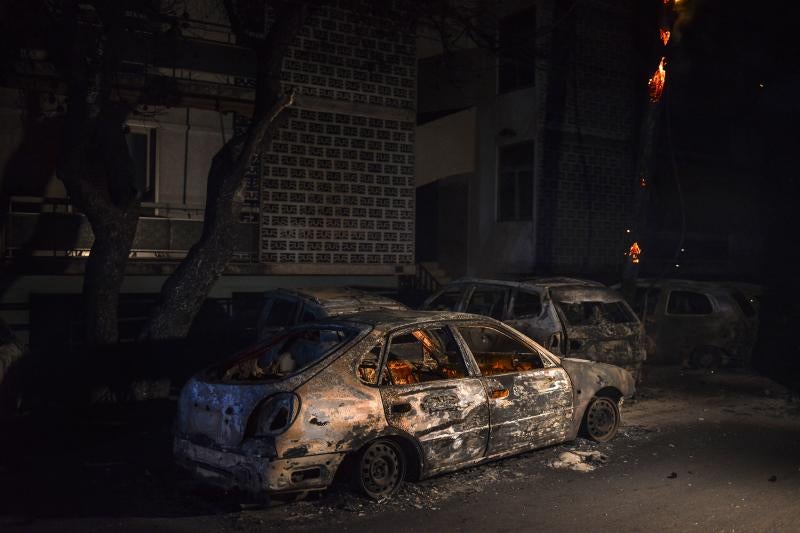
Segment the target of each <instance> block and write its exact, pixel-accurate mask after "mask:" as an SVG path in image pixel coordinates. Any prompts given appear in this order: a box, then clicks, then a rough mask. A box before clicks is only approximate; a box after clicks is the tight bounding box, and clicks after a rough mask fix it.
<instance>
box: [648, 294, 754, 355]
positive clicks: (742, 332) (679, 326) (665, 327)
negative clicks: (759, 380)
mask: <svg viewBox="0 0 800 533" xmlns="http://www.w3.org/2000/svg"><path fill="white" fill-rule="evenodd" d="M759 294H760V291H759V288H758V287H757V286H755V285H745V284H734V283H713V282H700V281H689V280H679V279H662V280H648V279H640V280H638V281H637V288H636V296H635V299H634V304H633V308H634V311H636V314H637V315H638V316H639V317H640V318H642V319H643V322H644V324H645V331H646V333H647V341H646V347H647V353H648V359H649V360H651V361H653V362H656V363H689V364H692V365H694V366H697V367H701V368H710V367H716V366H721V365H726V364H735V365H747V364H749V361H750V358H751V355H752V351H753V346H754V344H755V341H756V336H757V333H758V301H757V297H758V295H759Z"/></svg>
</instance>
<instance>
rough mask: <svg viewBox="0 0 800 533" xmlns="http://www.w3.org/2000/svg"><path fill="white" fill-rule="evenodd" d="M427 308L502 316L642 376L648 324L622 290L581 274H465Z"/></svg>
mask: <svg viewBox="0 0 800 533" xmlns="http://www.w3.org/2000/svg"><path fill="white" fill-rule="evenodd" d="M422 308H423V309H432V310H450V311H465V312H467V313H476V314H479V315H486V316H490V317H492V318H496V319H497V320H502V321H503V322H505V323H507V324H508V325H510V326H512V327H514V328H516V329H518V330H520V331H521V332H523V333H525V334H526V335H528V336H530V337H531V338H533V339H534V340H536V341H537V342H539V343H541V344H542V345H543V346H546V347H547V348H548V349H549V350H552V351H553V353H556V354H558V355H560V356H562V357H574V358H579V359H590V360H592V361H600V362H603V363H611V364H613V365H619V366H621V367H623V368H625V369H626V370H628V371H629V372H631V373H632V374H633V376H634V377H635V378H636V381H637V383H638V382H639V381H640V379H641V369H642V363H643V362H644V360H645V358H646V352H645V347H644V342H643V334H642V325H641V322H639V319H638V318H637V317H636V315H635V314H634V313H633V311H632V310H631V308H630V306H629V305H628V304H627V303H626V302H625V300H624V299H623V297H622V295H621V294H620V293H618V292H616V291H613V290H611V289H609V288H607V287H606V286H605V285H603V284H602V283H597V282H595V281H589V280H584V279H576V278H564V277H557V278H535V279H531V280H526V281H520V282H515V281H502V280H487V279H462V280H458V281H454V282H453V283H450V284H448V285H446V286H445V287H444V288H442V289H441V290H440V291H439V292H437V293H434V294H433V295H432V296H431V297H430V298H428V300H426V301H425V303H424V304H423V305H422Z"/></svg>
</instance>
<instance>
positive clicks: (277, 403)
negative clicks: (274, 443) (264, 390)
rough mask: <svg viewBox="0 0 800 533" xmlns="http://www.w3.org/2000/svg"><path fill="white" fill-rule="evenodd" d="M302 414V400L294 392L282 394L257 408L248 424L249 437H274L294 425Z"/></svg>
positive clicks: (274, 396) (276, 395)
mask: <svg viewBox="0 0 800 533" xmlns="http://www.w3.org/2000/svg"><path fill="white" fill-rule="evenodd" d="M299 412H300V398H299V397H298V396H297V395H296V394H294V393H292V392H280V393H278V394H275V395H273V396H270V397H269V398H267V399H265V400H264V401H262V402H261V404H259V406H258V407H256V409H255V411H253V414H252V415H251V416H250V422H249V423H248V428H247V429H248V431H247V433H248V434H249V436H252V437H274V436H276V435H280V434H281V433H283V432H284V431H286V430H287V429H289V427H291V425H292V424H293V423H294V421H295V419H296V418H297V414H298V413H299Z"/></svg>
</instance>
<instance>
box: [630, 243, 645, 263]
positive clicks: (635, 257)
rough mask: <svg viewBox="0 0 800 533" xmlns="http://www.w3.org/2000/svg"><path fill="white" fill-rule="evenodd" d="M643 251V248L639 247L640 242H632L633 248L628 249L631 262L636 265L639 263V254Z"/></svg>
mask: <svg viewBox="0 0 800 533" xmlns="http://www.w3.org/2000/svg"><path fill="white" fill-rule="evenodd" d="M641 253H642V249H641V248H639V243H638V242H635V241H634V243H633V244H631V249H630V250H629V251H628V255H629V256H630V258H631V263H633V264H634V265H638V264H639V256H640V255H641Z"/></svg>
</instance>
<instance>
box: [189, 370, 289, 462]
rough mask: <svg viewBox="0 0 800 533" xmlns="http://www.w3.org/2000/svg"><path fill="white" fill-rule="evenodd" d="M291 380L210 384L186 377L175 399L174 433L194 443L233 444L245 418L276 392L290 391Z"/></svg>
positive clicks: (239, 438)
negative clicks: (176, 402)
mask: <svg viewBox="0 0 800 533" xmlns="http://www.w3.org/2000/svg"><path fill="white" fill-rule="evenodd" d="M296 386H297V383H296V381H295V380H293V379H292V380H283V381H271V382H260V383H221V382H218V383H214V382H207V381H202V380H201V379H200V378H198V377H194V378H192V379H191V380H189V382H188V383H186V385H185V386H184V387H183V390H182V391H181V395H180V399H179V400H178V415H177V420H176V428H175V429H176V432H177V433H179V434H182V435H184V436H186V437H187V438H189V439H191V440H192V441H195V442H197V443H204V444H212V443H213V444H214V445H216V447H219V448H222V449H232V448H235V447H237V446H238V445H239V444H240V443H241V442H242V440H243V439H244V433H245V430H246V429H247V421H248V420H249V419H250V415H251V414H252V413H253V411H254V410H255V409H256V407H258V405H259V404H260V403H261V402H262V401H263V400H264V399H265V398H267V397H269V396H272V395H273V394H276V393H278V392H283V391H290V390H293V389H294V388H295V387H296Z"/></svg>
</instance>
